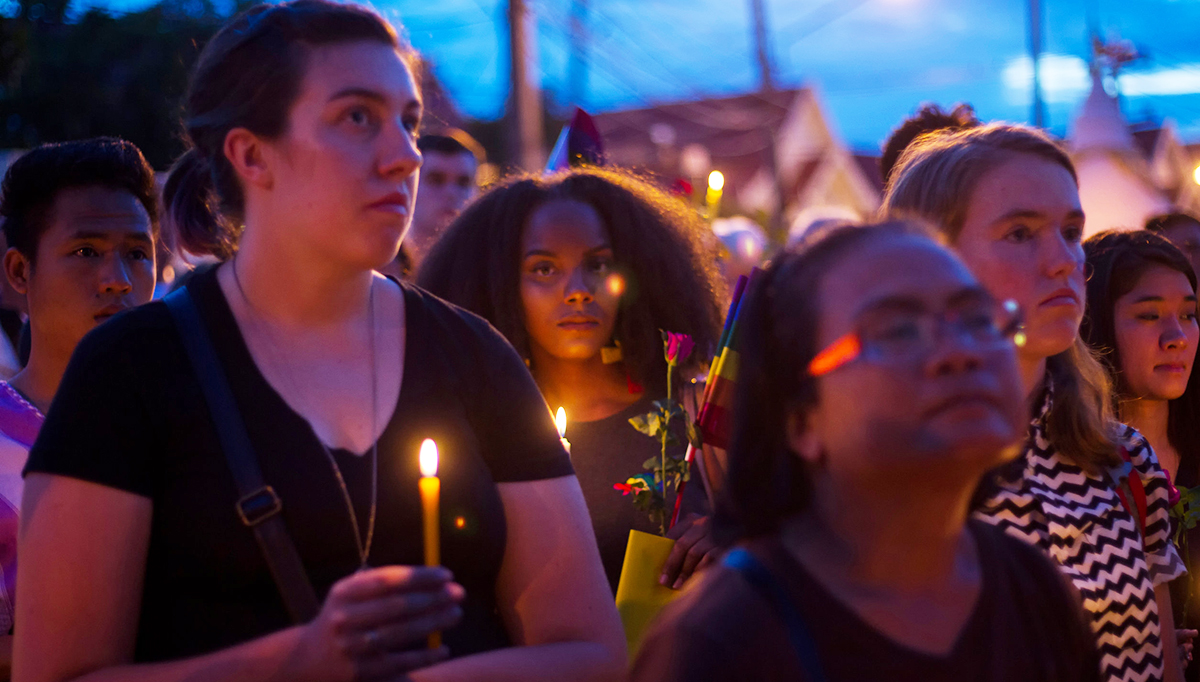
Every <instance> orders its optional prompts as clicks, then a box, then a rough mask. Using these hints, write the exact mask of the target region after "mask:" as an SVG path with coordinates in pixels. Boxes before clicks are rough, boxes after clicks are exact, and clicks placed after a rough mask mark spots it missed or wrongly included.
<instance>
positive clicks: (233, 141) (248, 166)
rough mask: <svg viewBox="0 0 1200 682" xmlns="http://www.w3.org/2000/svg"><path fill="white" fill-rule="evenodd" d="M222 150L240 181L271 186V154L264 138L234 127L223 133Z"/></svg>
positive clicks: (247, 183)
mask: <svg viewBox="0 0 1200 682" xmlns="http://www.w3.org/2000/svg"><path fill="white" fill-rule="evenodd" d="M223 151H224V153H225V158H226V159H228V160H229V163H230V165H232V166H233V171H234V172H235V173H237V176H238V178H239V179H240V180H241V181H242V183H244V184H245V185H252V186H255V187H258V188H260V189H270V188H271V185H272V184H273V183H274V181H275V179H274V176H273V175H272V173H271V163H270V162H271V159H272V155H271V154H270V150H269V149H268V148H267V144H266V141H265V140H263V139H262V138H261V137H259V136H258V135H255V134H254V133H252V132H250V131H249V130H247V129H245V128H234V129H233V130H230V131H229V132H228V133H226V134H225V147H224V150H223Z"/></svg>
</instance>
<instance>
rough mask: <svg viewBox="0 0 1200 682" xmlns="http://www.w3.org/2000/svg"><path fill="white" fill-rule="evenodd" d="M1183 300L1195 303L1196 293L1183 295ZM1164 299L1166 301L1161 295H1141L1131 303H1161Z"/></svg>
mask: <svg viewBox="0 0 1200 682" xmlns="http://www.w3.org/2000/svg"><path fill="white" fill-rule="evenodd" d="M1183 300H1184V301H1187V302H1189V303H1195V302H1196V295H1195V294H1192V295H1190V296H1184V297H1183ZM1164 301H1166V299H1165V298H1163V297H1162V296H1142V297H1141V298H1139V299H1137V300H1135V301H1134V302H1133V303H1134V304H1135V305H1136V304H1138V303H1163V302H1164Z"/></svg>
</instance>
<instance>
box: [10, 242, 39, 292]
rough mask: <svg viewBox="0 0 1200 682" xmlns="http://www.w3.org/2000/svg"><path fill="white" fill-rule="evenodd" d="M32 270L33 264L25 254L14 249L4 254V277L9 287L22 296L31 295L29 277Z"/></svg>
mask: <svg viewBox="0 0 1200 682" xmlns="http://www.w3.org/2000/svg"><path fill="white" fill-rule="evenodd" d="M32 269H33V263H31V262H30V261H29V259H28V258H26V257H25V254H23V253H21V252H20V251H17V250H16V249H14V248H10V249H9V250H8V251H5V252H4V276H5V277H7V278H8V284H9V286H11V287H12V288H13V289H14V290H16V292H17V293H18V294H21V295H22V296H26V295H28V294H29V276H30V274H31V271H32Z"/></svg>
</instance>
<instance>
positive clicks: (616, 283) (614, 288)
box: [604, 275, 625, 296]
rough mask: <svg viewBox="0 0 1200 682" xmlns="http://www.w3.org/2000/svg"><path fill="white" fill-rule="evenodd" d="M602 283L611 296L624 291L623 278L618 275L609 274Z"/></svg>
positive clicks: (618, 294)
mask: <svg viewBox="0 0 1200 682" xmlns="http://www.w3.org/2000/svg"><path fill="white" fill-rule="evenodd" d="M604 285H605V286H606V287H608V293H610V294H612V295H613V296H620V295H621V294H623V293H625V278H624V277H622V276H620V275H609V276H608V280H606V281H605V283H604Z"/></svg>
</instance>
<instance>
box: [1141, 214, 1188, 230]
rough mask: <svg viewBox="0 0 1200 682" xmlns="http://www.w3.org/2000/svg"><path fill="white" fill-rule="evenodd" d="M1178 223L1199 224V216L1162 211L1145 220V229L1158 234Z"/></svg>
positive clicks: (1178, 224) (1176, 225) (1177, 225)
mask: <svg viewBox="0 0 1200 682" xmlns="http://www.w3.org/2000/svg"><path fill="white" fill-rule="evenodd" d="M1180 225H1200V218H1197V217H1196V216H1193V215H1189V214H1187V213H1164V214H1162V215H1156V216H1154V217H1152V218H1150V219H1149V220H1147V221H1146V229H1147V230H1149V231H1150V232H1156V233H1159V234H1161V233H1163V232H1164V231H1166V230H1169V229H1171V228H1172V227H1179V226H1180Z"/></svg>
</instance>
